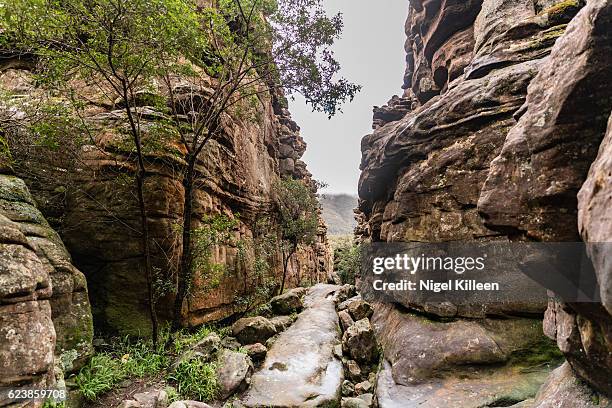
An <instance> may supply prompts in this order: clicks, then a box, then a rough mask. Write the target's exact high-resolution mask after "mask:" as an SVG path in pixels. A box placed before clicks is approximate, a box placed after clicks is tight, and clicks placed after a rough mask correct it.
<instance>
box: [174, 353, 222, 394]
mask: <svg viewBox="0 0 612 408" xmlns="http://www.w3.org/2000/svg"><path fill="white" fill-rule="evenodd" d="M216 369H217V366H216V364H215V363H206V362H204V361H202V360H199V359H193V360H189V361H183V362H182V363H180V364H179V365H178V367H177V368H176V370H175V371H174V373H173V374H172V376H171V377H170V379H171V380H173V381H175V382H176V387H177V391H178V393H179V394H181V395H184V396H186V397H189V398H193V399H196V400H197V401H212V400H214V399H215V398H216V396H217V394H218V391H219V383H218V382H217V372H216Z"/></svg>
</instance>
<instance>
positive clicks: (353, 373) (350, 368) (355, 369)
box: [346, 360, 361, 381]
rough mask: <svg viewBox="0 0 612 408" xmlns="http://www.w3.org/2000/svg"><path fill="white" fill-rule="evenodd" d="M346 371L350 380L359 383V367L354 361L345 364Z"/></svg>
mask: <svg viewBox="0 0 612 408" xmlns="http://www.w3.org/2000/svg"><path fill="white" fill-rule="evenodd" d="M346 371H347V372H348V375H349V378H350V379H351V380H353V381H359V380H360V379H361V367H359V364H358V363H357V362H356V361H355V360H349V361H347V362H346Z"/></svg>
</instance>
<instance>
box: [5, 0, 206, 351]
mask: <svg viewBox="0 0 612 408" xmlns="http://www.w3.org/2000/svg"><path fill="white" fill-rule="evenodd" d="M160 16H163V18H160ZM0 22H1V23H2V26H3V27H4V31H3V32H2V34H1V36H2V38H1V39H0V45H4V47H15V48H17V49H18V50H20V51H21V52H22V53H24V54H31V55H34V56H35V57H36V58H37V59H38V62H39V73H40V76H39V79H40V80H41V82H42V83H44V84H46V85H49V86H51V87H53V88H55V89H61V90H63V91H65V95H70V96H72V95H74V94H75V93H78V89H75V87H78V86H83V82H86V83H92V82H93V83H95V86H96V87H97V88H98V89H99V90H100V91H101V92H103V93H110V94H111V95H117V96H118V97H119V98H120V99H121V100H122V101H123V102H122V104H121V105H122V106H123V110H124V113H125V115H126V119H127V122H128V124H129V134H130V136H131V142H132V144H133V147H134V150H135V152H134V154H135V161H136V163H137V170H136V172H135V177H134V181H135V187H136V196H137V200H138V207H139V211H140V218H141V223H140V232H141V237H142V248H143V256H144V264H145V266H144V268H145V275H146V279H147V286H148V298H149V309H150V315H151V323H152V328H153V339H154V342H155V343H156V342H157V337H158V323H157V315H156V310H155V294H154V293H153V275H154V274H153V267H152V263H151V242H150V238H149V235H150V234H149V221H148V211H147V203H146V201H145V195H144V184H145V179H146V177H147V165H146V155H145V152H144V146H143V131H142V127H141V122H142V120H141V119H142V110H138V109H137V107H136V106H135V103H134V102H135V101H136V99H137V92H138V90H140V89H141V88H142V87H144V86H146V85H147V84H148V83H149V81H150V79H151V78H153V77H155V76H157V75H159V73H160V72H163V73H166V74H167V73H168V72H170V71H172V70H174V69H176V68H177V66H176V64H173V63H172V62H170V63H168V61H177V60H178V58H179V57H180V56H183V55H185V52H186V51H187V50H194V51H197V50H198V49H199V47H198V45H199V44H198V41H199V40H200V39H201V38H202V36H201V34H200V33H201V32H200V27H199V18H198V16H197V14H196V12H195V9H194V7H192V6H190V5H189V3H187V2H185V1H182V0H16V1H12V2H10V3H8V4H6V3H5V4H3V7H1V8H0ZM160 56H162V57H163V58H160ZM78 80H81V81H83V82H80V83H79V81H78ZM110 99H112V96H111V97H110Z"/></svg>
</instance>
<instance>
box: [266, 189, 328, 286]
mask: <svg viewBox="0 0 612 408" xmlns="http://www.w3.org/2000/svg"><path fill="white" fill-rule="evenodd" d="M315 188H316V187H315ZM274 197H275V204H276V214H277V217H278V219H277V225H278V226H279V227H278V237H279V243H280V247H281V252H282V255H283V279H282V281H281V286H280V290H279V293H282V292H283V290H284V288H285V281H286V279H287V272H288V269H289V261H290V260H291V257H292V256H293V255H294V254H295V252H296V251H297V250H298V248H299V247H300V246H301V245H312V244H314V243H315V241H316V237H317V232H318V228H319V217H318V215H319V202H318V201H317V199H316V197H315V195H314V192H313V191H312V190H311V188H309V187H308V186H307V185H306V184H304V182H303V181H301V180H294V179H292V178H285V179H283V180H281V181H280V182H279V183H277V184H276V185H275V186H274Z"/></svg>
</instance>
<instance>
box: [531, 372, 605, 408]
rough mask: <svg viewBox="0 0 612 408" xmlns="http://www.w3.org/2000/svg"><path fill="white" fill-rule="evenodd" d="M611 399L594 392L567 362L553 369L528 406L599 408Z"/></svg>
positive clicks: (537, 407) (539, 407)
mask: <svg viewBox="0 0 612 408" xmlns="http://www.w3.org/2000/svg"><path fill="white" fill-rule="evenodd" d="M609 406H612V400H610V399H609V398H607V397H605V396H603V395H598V394H597V393H594V392H593V390H591V389H590V388H589V387H588V386H587V385H586V384H584V382H582V381H581V380H580V379H579V378H578V377H576V374H575V373H574V372H573V370H572V367H571V366H570V365H569V364H568V363H564V364H563V365H562V366H561V367H559V368H557V369H556V370H554V371H553V372H552V373H551V375H550V376H549V377H548V378H547V380H546V382H545V383H544V384H543V385H542V387H541V388H540V390H539V391H538V394H537V396H536V398H535V401H534V402H533V403H532V404H531V405H529V408H574V407H580V408H601V407H609Z"/></svg>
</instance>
